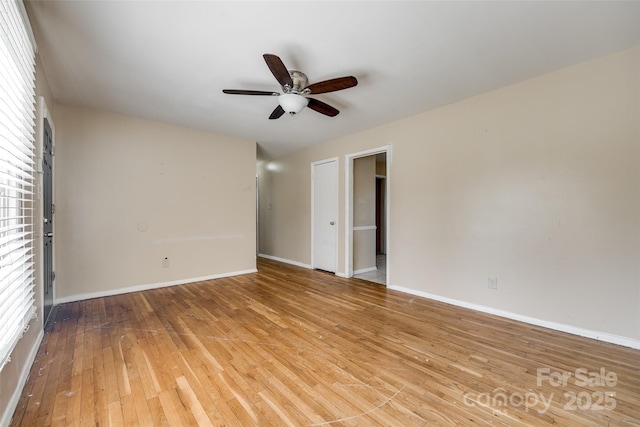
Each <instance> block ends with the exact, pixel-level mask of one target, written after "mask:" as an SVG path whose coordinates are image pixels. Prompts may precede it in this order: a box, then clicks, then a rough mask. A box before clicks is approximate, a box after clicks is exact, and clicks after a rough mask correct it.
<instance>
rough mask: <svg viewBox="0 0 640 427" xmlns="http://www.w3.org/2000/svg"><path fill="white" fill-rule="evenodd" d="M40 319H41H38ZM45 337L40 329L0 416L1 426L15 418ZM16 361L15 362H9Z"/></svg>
mask: <svg viewBox="0 0 640 427" xmlns="http://www.w3.org/2000/svg"><path fill="white" fill-rule="evenodd" d="M36 321H40V319H38V320H36ZM43 338H44V330H43V329H40V332H39V333H38V336H37V338H36V340H35V341H34V343H33V346H32V347H31V350H30V351H29V354H28V355H27V358H26V360H24V361H21V362H23V365H22V371H21V372H20V378H19V379H18V384H17V386H16V388H15V390H13V394H12V395H11V397H10V398H9V399H7V400H8V403H7V407H6V408H5V411H4V413H3V414H2V418H0V426H8V425H9V423H10V422H11V419H12V418H13V415H14V412H15V411H16V408H17V407H18V402H19V401H20V397H21V396H22V391H23V390H24V386H25V385H26V384H27V380H28V379H29V372H30V371H31V366H33V362H34V361H35V360H36V356H37V355H38V350H39V349H40V344H41V343H42V339H43ZM9 363H14V362H9Z"/></svg>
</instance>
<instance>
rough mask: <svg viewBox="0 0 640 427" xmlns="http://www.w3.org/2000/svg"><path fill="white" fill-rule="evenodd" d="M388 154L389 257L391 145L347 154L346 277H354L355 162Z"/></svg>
mask: <svg viewBox="0 0 640 427" xmlns="http://www.w3.org/2000/svg"><path fill="white" fill-rule="evenodd" d="M381 153H386V155H387V162H386V165H387V172H386V179H385V214H386V215H385V228H386V230H385V241H386V248H387V256H388V254H389V252H390V250H389V248H390V241H391V239H390V236H391V227H390V223H391V221H390V218H391V213H390V209H389V206H390V203H389V200H390V194H391V192H390V183H391V145H384V146H382V147H378V148H371V149H369V150H364V151H358V152H357V153H351V154H347V155H346V156H345V174H344V178H345V179H344V181H345V191H344V193H345V227H344V230H345V238H344V243H345V263H344V266H345V277H353V161H354V160H355V159H358V158H360V157H368V156H374V155H376V154H381ZM389 270H390V269H389V259H388V258H387V277H386V280H385V282H386V286H387V287H389V286H391V283H390V282H389Z"/></svg>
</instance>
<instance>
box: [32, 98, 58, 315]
mask: <svg viewBox="0 0 640 427" xmlns="http://www.w3.org/2000/svg"><path fill="white" fill-rule="evenodd" d="M45 119H46V120H47V122H48V123H49V127H50V128H51V145H52V146H53V147H54V149H55V146H56V127H55V124H54V123H53V117H51V113H50V112H49V109H48V108H47V103H46V101H45V99H44V97H43V96H37V97H36V134H35V137H36V141H35V142H36V144H35V146H36V150H35V155H36V171H37V175H38V177H37V179H36V200H37V202H38V206H39V208H38V209H36V210H35V212H34V218H33V221H34V240H35V242H36V243H35V252H36V256H37V259H38V262H37V264H36V274H35V279H36V299H37V305H38V313H39V315H40V318H41V319H42V325H43V326H44V325H45V323H46V321H47V319H45V318H44V273H45V272H44V266H45V263H44V244H43V230H44V203H43V202H44V200H43V193H42V192H43V187H44V171H43V166H42V161H43V149H44V147H43V140H44V121H45ZM51 180H52V183H51V200H52V201H53V202H54V204H55V200H56V191H55V156H52V158H51ZM53 215H54V216H55V213H54V214H53ZM53 235H54V238H55V235H56V221H53ZM52 252H53V253H52V265H51V268H52V270H53V271H55V265H56V245H55V240H54V241H53V243H52ZM52 292H53V295H52V299H53V301H52V305H53V306H55V305H56V286H55V279H54V285H53V289H52Z"/></svg>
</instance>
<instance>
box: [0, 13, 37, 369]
mask: <svg viewBox="0 0 640 427" xmlns="http://www.w3.org/2000/svg"><path fill="white" fill-rule="evenodd" d="M25 19H26V13H25V12H24V5H23V4H22V2H21V1H20V0H10V1H0V369H2V367H4V365H5V364H6V363H7V362H8V361H9V356H10V355H11V352H12V351H13V349H14V348H15V345H16V343H17V342H18V340H19V339H20V338H21V337H22V335H23V334H24V332H25V331H26V329H27V328H28V326H29V322H30V321H31V319H32V318H33V317H34V316H35V313H36V308H35V305H34V304H35V296H34V295H35V293H34V287H35V283H34V246H33V237H34V236H33V231H34V230H33V228H34V227H33V224H34V220H33V214H34V212H33V205H34V197H33V193H34V192H33V189H34V136H33V131H34V124H35V122H34V120H35V118H34V101H35V53H34V46H33V44H32V42H31V40H32V37H30V36H31V29H30V27H29V24H28V21H25Z"/></svg>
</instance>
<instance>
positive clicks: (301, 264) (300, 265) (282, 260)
mask: <svg viewBox="0 0 640 427" xmlns="http://www.w3.org/2000/svg"><path fill="white" fill-rule="evenodd" d="M258 256H259V257H260V258H266V259H272V260H274V261H280V262H284V263H285V264H291V265H295V266H297V267H302V268H308V269H311V265H309V264H304V263H302V262H298V261H293V260H290V259H285V258H280V257H277V256H273V255H267V254H258ZM336 274H337V273H336Z"/></svg>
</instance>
